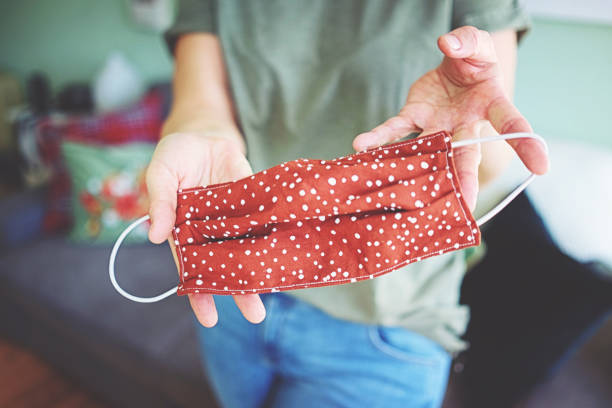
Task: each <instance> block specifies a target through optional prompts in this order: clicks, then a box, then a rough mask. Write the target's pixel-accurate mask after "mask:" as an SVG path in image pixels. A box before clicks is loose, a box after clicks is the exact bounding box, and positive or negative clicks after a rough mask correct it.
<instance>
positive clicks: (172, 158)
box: [146, 131, 266, 327]
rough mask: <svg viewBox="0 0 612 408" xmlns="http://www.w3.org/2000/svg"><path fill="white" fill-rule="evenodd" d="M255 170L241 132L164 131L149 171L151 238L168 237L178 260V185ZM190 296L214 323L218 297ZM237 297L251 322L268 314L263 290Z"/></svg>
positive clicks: (196, 309)
mask: <svg viewBox="0 0 612 408" xmlns="http://www.w3.org/2000/svg"><path fill="white" fill-rule="evenodd" d="M230 136H235V135H230ZM252 173H253V172H252V170H251V166H250V165H249V162H248V161H247V159H246V157H245V155H244V154H243V150H242V146H241V143H240V142H239V141H237V138H236V137H228V135H225V134H224V133H222V132H221V133H220V132H197V131H196V132H194V131H191V132H183V133H180V132H179V133H171V134H168V135H166V136H164V137H163V138H162V139H161V141H160V142H159V144H158V145H157V148H156V149H155V152H154V153H153V158H152V159H151V163H150V164H149V167H148V169H147V175H146V177H147V188H148V192H149V200H150V207H149V215H150V216H151V229H150V230H149V239H150V240H151V242H153V243H155V244H160V243H162V242H163V241H164V240H168V242H169V244H170V246H171V248H172V252H173V254H174V257H175V261H176V259H177V258H176V252H175V250H174V242H173V240H172V239H171V238H172V237H171V232H172V229H173V228H174V222H175V217H176V198H177V191H178V189H185V188H190V187H198V186H207V185H209V184H217V183H223V182H227V181H234V180H237V179H240V178H243V177H247V176H249V175H251V174H252ZM177 265H178V263H177ZM188 296H189V302H190V303H191V307H192V309H193V311H194V313H195V315H196V316H197V318H198V320H199V321H200V323H201V324H202V325H204V326H206V327H212V326H214V325H215V324H216V323H217V319H218V316H217V310H216V308H215V302H214V300H213V296H212V295H210V294H190V295H188ZM234 300H235V302H236V305H238V308H239V309H240V310H241V312H242V314H243V315H244V317H245V318H246V319H247V320H248V321H250V322H252V323H259V322H261V321H262V320H263V319H264V318H265V314H266V312H265V308H264V306H263V303H262V301H261V299H260V298H259V296H258V295H256V294H248V295H235V296H234Z"/></svg>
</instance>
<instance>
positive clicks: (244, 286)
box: [109, 132, 543, 302]
mask: <svg viewBox="0 0 612 408" xmlns="http://www.w3.org/2000/svg"><path fill="white" fill-rule="evenodd" d="M521 137H531V138H538V139H539V140H542V139H541V138H540V137H539V136H537V135H533V134H523V133H519V134H510V135H499V136H494V137H490V138H485V139H475V140H467V141H460V142H455V143H452V142H451V138H450V136H449V135H448V134H447V133H445V132H440V133H436V134H432V135H428V136H423V137H419V138H417V139H413V140H409V141H403V142H398V143H395V144H390V145H385V146H381V147H378V148H374V149H371V150H367V151H364V152H361V153H357V154H353V155H350V156H346V157H341V158H337V159H334V160H327V161H326V160H309V159H299V160H295V161H292V162H288V163H283V164H280V165H278V166H275V167H272V168H270V169H268V170H264V171H261V172H259V173H256V174H254V175H252V176H249V177H247V178H244V179H241V180H237V181H234V182H229V183H223V184H216V185H210V186H207V187H197V188H190V189H184V190H179V192H178V195H177V211H176V224H175V228H174V230H173V237H174V244H175V246H176V255H177V257H178V261H179V269H180V284H179V285H178V286H177V287H176V288H173V289H170V290H169V291H167V292H165V293H163V294H161V295H159V296H156V297H152V298H141V297H136V296H133V295H131V294H129V293H127V292H125V291H124V290H123V289H122V288H121V287H119V285H118V284H117V282H116V279H115V273H114V260H115V256H116V253H117V250H118V248H119V245H120V244H121V242H122V241H123V239H124V238H125V236H127V234H128V233H129V232H130V231H131V230H132V229H133V228H134V227H135V226H136V225H138V224H139V223H141V222H144V221H146V220H147V219H148V216H145V217H143V218H141V219H140V220H137V221H136V222H135V223H134V224H132V225H131V226H130V227H128V228H127V229H126V230H125V231H124V232H123V234H122V235H121V236H120V237H119V239H118V240H117V243H116V244H115V247H114V248H113V252H112V254H111V260H110V264H109V273H110V277H111V281H112V283H113V285H114V286H115V288H116V289H117V290H118V291H119V292H120V293H121V294H122V295H123V296H125V297H128V298H129V299H131V300H134V301H138V302H154V301H157V300H161V299H163V298H165V297H167V296H169V295H171V294H173V293H175V292H176V293H178V294H179V295H185V294H188V293H211V294H221V295H234V294H246V293H266V292H277V291H283V290H294V289H301V288H308V287H316V286H325V285H339V284H345V283H351V282H357V281H360V280H363V279H373V278H375V277H377V276H380V275H383V274H386V273H389V272H391V271H394V270H396V269H398V268H400V267H402V266H404V265H407V264H410V263H412V262H418V261H420V260H422V259H425V258H429V257H432V256H437V255H442V254H444V253H447V252H450V251H455V250H459V249H463V248H467V247H471V246H476V245H479V244H480V230H479V226H480V225H481V224H482V223H484V222H486V221H488V220H489V219H490V218H492V217H493V216H494V215H495V214H496V213H497V212H499V211H500V210H501V209H502V208H503V207H505V206H506V205H507V204H508V203H509V202H510V201H511V200H512V199H513V198H514V197H516V195H518V194H519V193H520V192H521V191H522V190H524V189H525V187H527V185H528V184H529V183H530V182H531V181H532V180H533V179H534V177H535V175H531V176H530V177H529V178H527V179H526V180H525V181H524V182H523V183H522V184H521V185H520V186H518V187H517V188H516V189H515V190H514V191H513V192H512V193H511V194H510V195H509V196H508V197H506V199H504V200H503V201H502V202H501V203H500V204H498V205H497V206H496V207H495V208H494V209H493V210H491V211H490V212H489V213H488V214H486V215H485V216H484V217H482V218H481V219H480V220H478V221H476V220H474V218H473V217H472V214H471V212H470V211H469V209H468V207H467V204H466V203H465V201H464V200H463V197H462V195H461V191H460V187H459V183H458V178H457V174H456V171H455V167H454V164H453V157H452V156H453V148H456V147H459V146H464V145H468V144H472V143H480V142H485V141H492V140H502V139H509V138H521ZM542 142H543V140H542Z"/></svg>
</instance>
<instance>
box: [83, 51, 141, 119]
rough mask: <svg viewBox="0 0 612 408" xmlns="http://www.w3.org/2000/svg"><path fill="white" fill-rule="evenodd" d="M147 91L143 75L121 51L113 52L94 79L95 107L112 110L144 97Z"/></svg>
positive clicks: (103, 110)
mask: <svg viewBox="0 0 612 408" xmlns="http://www.w3.org/2000/svg"><path fill="white" fill-rule="evenodd" d="M144 91H145V86H144V82H143V80H142V76H141V75H140V73H139V72H138V70H137V69H136V68H135V67H134V65H132V63H131V62H130V61H128V59H127V58H126V57H125V56H124V55H123V54H122V53H121V52H119V51H114V52H112V53H111V54H110V55H109V56H108V58H107V59H106V61H105V63H104V66H103V67H102V69H101V70H100V72H99V73H98V74H97V76H96V78H95V79H94V85H93V97H94V102H95V109H96V110H97V111H99V112H110V111H114V110H117V109H120V108H124V107H126V106H129V105H131V104H133V103H136V102H137V101H138V99H140V98H141V97H142V95H143V94H144Z"/></svg>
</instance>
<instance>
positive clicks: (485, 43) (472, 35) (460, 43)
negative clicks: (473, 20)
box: [438, 26, 499, 86]
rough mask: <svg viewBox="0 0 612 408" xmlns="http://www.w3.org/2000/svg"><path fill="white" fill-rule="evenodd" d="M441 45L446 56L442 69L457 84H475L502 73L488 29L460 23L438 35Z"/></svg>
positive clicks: (439, 44) (439, 45)
mask: <svg viewBox="0 0 612 408" xmlns="http://www.w3.org/2000/svg"><path fill="white" fill-rule="evenodd" d="M438 47H439V48H440V50H441V51H442V52H443V53H444V55H445V56H446V58H444V60H443V61H442V64H441V69H442V72H443V73H444V74H445V76H446V77H447V78H448V79H449V80H450V81H451V82H452V83H453V84H455V85H457V86H467V85H472V84H475V83H478V82H481V81H484V80H487V79H490V78H494V77H496V76H497V75H498V73H499V68H498V65H497V55H496V53H495V45H494V44H493V40H492V39H491V36H490V35H489V33H487V32H486V31H482V30H478V29H476V28H475V27H470V26H466V27H460V28H458V29H456V30H453V31H451V32H450V33H448V34H445V35H443V36H441V37H440V38H438Z"/></svg>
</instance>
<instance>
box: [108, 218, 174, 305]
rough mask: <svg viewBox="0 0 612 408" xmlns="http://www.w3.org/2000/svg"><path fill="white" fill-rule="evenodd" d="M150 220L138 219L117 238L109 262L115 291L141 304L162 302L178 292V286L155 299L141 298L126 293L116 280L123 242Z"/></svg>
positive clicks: (109, 272)
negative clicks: (116, 260) (116, 264)
mask: <svg viewBox="0 0 612 408" xmlns="http://www.w3.org/2000/svg"><path fill="white" fill-rule="evenodd" d="M149 218H151V217H149V216H148V215H145V216H144V217H141V218H139V219H137V220H136V221H134V222H133V223H131V224H130V225H129V226H128V227H127V228H126V229H125V230H124V231H123V232H122V233H121V235H119V238H117V242H115V245H114V246H113V250H112V251H111V255H110V259H109V261H108V275H109V276H110V280H111V283H112V284H113V286H114V287H115V290H116V291H117V292H119V294H121V296H123V297H125V298H127V299H130V300H131V301H134V302H139V303H154V302H159V301H160V300H162V299H165V298H167V297H168V296H171V295H172V294H174V293H176V290H177V289H178V286H175V287H174V288H172V289H170V290H168V291H167V292H164V293H162V294H161V295H157V296H153V297H139V296H134V295H132V294H130V293H128V292H126V291H125V290H123V288H122V287H121V286H119V283H117V278H115V258H116V257H117V252H119V247H120V246H121V244H122V243H123V240H124V239H125V238H126V237H127V236H128V235H129V234H130V232H132V230H133V229H134V228H136V227H137V226H139V225H140V224H142V223H143V222H145V221H147V220H148V219H149Z"/></svg>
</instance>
